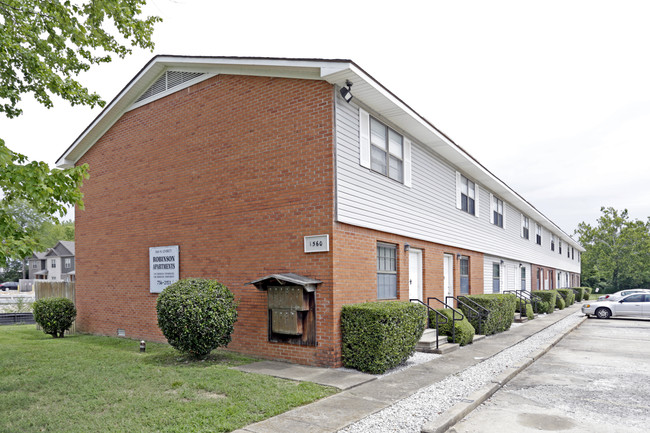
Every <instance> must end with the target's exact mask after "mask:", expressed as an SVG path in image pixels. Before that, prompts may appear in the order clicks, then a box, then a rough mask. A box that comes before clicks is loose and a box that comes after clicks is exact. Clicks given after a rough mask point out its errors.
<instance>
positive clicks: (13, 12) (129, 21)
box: [0, 0, 160, 118]
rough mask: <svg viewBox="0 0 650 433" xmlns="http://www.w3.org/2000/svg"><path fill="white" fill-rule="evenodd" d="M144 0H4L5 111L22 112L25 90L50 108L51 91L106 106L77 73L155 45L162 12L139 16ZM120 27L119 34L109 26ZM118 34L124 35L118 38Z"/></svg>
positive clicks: (1, 59)
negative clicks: (153, 38) (22, 99)
mask: <svg viewBox="0 0 650 433" xmlns="http://www.w3.org/2000/svg"><path fill="white" fill-rule="evenodd" d="M144 4H145V0H90V1H85V2H73V1H69V0H68V1H60V0H0V46H2V50H0V101H1V103H0V112H3V113H5V115H6V116H7V117H9V118H13V117H16V116H18V115H20V114H21V113H22V111H21V109H20V108H19V107H18V103H19V102H20V100H21V98H22V95H24V94H28V93H31V94H33V96H34V98H36V100H37V101H38V102H40V103H41V104H43V105H45V106H46V107H48V108H49V107H52V105H53V104H52V99H51V95H57V96H60V97H61V98H63V99H65V100H66V101H68V102H70V103H71V104H72V105H78V104H82V105H89V106H91V107H94V106H95V105H100V106H104V101H102V100H101V98H100V96H99V95H98V94H97V93H91V92H90V91H89V90H88V89H87V88H85V87H84V86H83V85H81V83H79V82H78V81H77V80H76V76H77V75H78V74H79V73H80V72H83V71H87V70H88V69H90V67H91V66H92V65H96V64H101V63H108V62H110V61H111V60H112V58H111V53H113V54H116V55H118V56H119V57H120V58H124V57H125V56H126V55H127V54H131V48H129V46H127V45H125V43H128V44H129V45H130V46H133V47H140V48H144V49H150V50H152V49H153V46H154V44H153V42H152V41H151V36H152V34H153V29H154V24H155V23H156V22H158V21H160V18H158V17H146V18H144V19H140V18H139V15H140V14H141V12H142V6H143V5H144ZM107 28H110V29H113V30H114V31H117V35H113V34H111V33H109V31H107V30H106V29H107ZM118 37H119V39H118Z"/></svg>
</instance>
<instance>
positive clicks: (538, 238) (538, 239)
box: [535, 224, 542, 245]
mask: <svg viewBox="0 0 650 433" xmlns="http://www.w3.org/2000/svg"><path fill="white" fill-rule="evenodd" d="M535 242H537V245H542V226H540V225H539V224H537V235H536V238H535Z"/></svg>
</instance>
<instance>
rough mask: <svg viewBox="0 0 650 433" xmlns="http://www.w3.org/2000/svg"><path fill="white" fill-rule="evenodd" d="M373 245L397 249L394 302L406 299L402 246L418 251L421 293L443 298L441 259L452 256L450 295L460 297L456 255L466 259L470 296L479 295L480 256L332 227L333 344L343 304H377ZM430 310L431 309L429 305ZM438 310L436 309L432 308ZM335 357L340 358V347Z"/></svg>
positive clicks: (406, 271) (406, 269)
mask: <svg viewBox="0 0 650 433" xmlns="http://www.w3.org/2000/svg"><path fill="white" fill-rule="evenodd" d="M377 242H384V243H390V244H395V245H397V298H398V299H399V300H408V298H409V267H408V259H409V254H408V252H405V251H404V244H405V243H408V244H409V245H410V247H411V248H418V249H421V250H422V252H423V254H422V255H423V258H422V280H423V281H422V288H423V290H422V292H423V298H424V299H425V300H426V298H427V297H429V296H435V297H437V298H438V299H442V297H443V263H444V262H443V256H444V254H445V253H446V254H452V255H453V256H454V262H453V263H454V294H455V295H458V294H459V293H460V271H459V261H458V260H457V259H456V254H458V253H460V254H461V255H465V256H468V257H469V258H470V293H471V294H480V293H483V254H481V253H477V252H474V251H468V250H463V249H459V248H453V247H447V246H444V245H439V244H435V243H431V242H425V241H420V240H417V239H411V238H407V237H403V236H398V235H393V234H389V233H384V232H380V231H376V230H371V229H365V228H362V227H357V226H352V225H348V224H343V223H336V224H335V225H334V236H333V242H332V246H333V248H332V250H333V253H334V308H333V310H332V314H333V321H334V324H335V329H334V332H333V335H332V337H333V339H334V341H339V340H340V313H341V307H342V306H343V305H344V304H352V303H359V302H371V301H376V300H377ZM432 306H433V305H432ZM436 308H438V307H436ZM335 347H336V350H337V352H336V357H337V358H340V345H338V346H335Z"/></svg>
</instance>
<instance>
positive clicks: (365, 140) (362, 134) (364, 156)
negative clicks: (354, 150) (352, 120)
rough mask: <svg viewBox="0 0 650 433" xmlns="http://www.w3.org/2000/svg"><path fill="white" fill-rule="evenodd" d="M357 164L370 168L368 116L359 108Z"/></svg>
mask: <svg viewBox="0 0 650 433" xmlns="http://www.w3.org/2000/svg"><path fill="white" fill-rule="evenodd" d="M359 146H360V149H359V164H361V166H362V167H366V168H370V115H369V114H368V112H367V111H365V110H364V109H362V108H359Z"/></svg>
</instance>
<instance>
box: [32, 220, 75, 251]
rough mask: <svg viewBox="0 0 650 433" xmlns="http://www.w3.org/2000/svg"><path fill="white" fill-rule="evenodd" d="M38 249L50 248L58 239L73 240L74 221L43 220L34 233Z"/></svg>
mask: <svg viewBox="0 0 650 433" xmlns="http://www.w3.org/2000/svg"><path fill="white" fill-rule="evenodd" d="M36 238H37V239H38V243H39V244H40V251H44V250H46V249H47V248H52V247H53V246H54V245H56V243H57V242H58V241H74V221H71V220H68V221H61V222H60V223H59V222H56V223H53V222H51V221H45V222H44V223H43V225H42V226H41V227H40V229H39V230H38V233H37V234H36Z"/></svg>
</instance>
